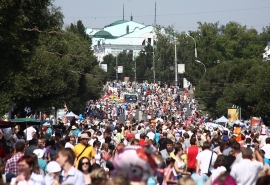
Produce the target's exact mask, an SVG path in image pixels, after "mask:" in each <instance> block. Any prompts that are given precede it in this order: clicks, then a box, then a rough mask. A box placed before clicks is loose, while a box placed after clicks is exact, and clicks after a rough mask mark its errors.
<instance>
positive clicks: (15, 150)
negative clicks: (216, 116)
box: [0, 83, 270, 185]
mask: <svg viewBox="0 0 270 185" xmlns="http://www.w3.org/2000/svg"><path fill="white" fill-rule="evenodd" d="M110 88H116V89H119V90H116V91H115V92H116V93H118V92H119V91H120V93H121V91H123V90H124V89H127V88H128V89H130V90H129V91H132V92H136V93H137V94H138V95H139V97H138V102H137V103H134V104H128V103H117V102H115V101H113V102H109V101H108V100H106V99H102V100H98V101H90V102H88V104H87V110H86V114H85V117H84V119H83V120H76V121H75V119H74V118H73V119H71V120H70V121H68V120H65V121H64V122H65V123H60V122H59V123H58V125H61V124H62V125H64V128H62V127H57V125H55V126H54V128H51V125H50V124H47V125H46V126H45V127H44V128H42V129H39V130H38V129H37V128H35V127H33V126H28V127H27V128H26V129H25V130H22V129H21V128H20V127H18V126H16V127H15V128H14V130H13V133H12V137H11V139H10V140H9V141H8V142H6V141H5V140H4V139H3V138H2V139H1V145H0V158H1V160H0V171H1V173H2V176H1V181H2V183H7V184H11V185H14V184H15V185H26V184H29V185H32V184H35V185H39V184H40V185H41V184H42V185H43V184H46V185H57V184H74V185H76V184H80V185H82V184H87V185H88V184H92V185H107V184H109V185H113V184H115V185H129V184H136V183H140V184H148V185H156V184H159V185H172V184H178V185H195V184H198V185H199V184H206V185H209V184H213V185H219V184H225V185H226V184H227V185H236V184H237V185H255V184H257V185H267V184H269V183H270V176H269V175H270V167H269V165H270V138H269V137H268V129H267V127H266V126H265V125H264V124H263V123H262V126H261V129H260V131H259V132H256V131H254V130H252V129H246V130H245V129H243V130H242V129H240V132H237V134H236V132H235V130H239V128H240V127H239V125H237V124H235V125H233V126H232V127H230V126H229V125H228V124H226V125H218V126H217V125H215V124H212V123H209V122H210V121H211V120H212V119H211V118H209V117H208V116H207V115H204V114H203V113H202V111H201V110H200V109H199V104H198V102H197V101H196V100H195V99H194V98H193V92H192V91H189V90H187V89H186V90H185V91H180V89H179V88H178V87H177V86H168V85H167V84H162V85H161V84H148V83H142V84H131V83H130V84H124V83H108V84H107V86H106V88H105V89H106V90H105V92H106V93H107V94H106V95H108V96H109V95H111V94H112V91H110V90H109V89H110ZM116 95H117V96H118V95H119V96H120V94H116ZM120 107H121V108H120ZM112 110H121V111H112ZM134 110H135V111H134ZM138 111H141V112H142V114H143V115H147V116H146V118H147V119H145V120H140V121H139V120H137V119H136V117H135V115H136V114H137V112H138ZM121 114H124V115H125V121H123V122H119V116H120V115H121ZM56 128H57V129H56ZM7 148H8V150H7Z"/></svg>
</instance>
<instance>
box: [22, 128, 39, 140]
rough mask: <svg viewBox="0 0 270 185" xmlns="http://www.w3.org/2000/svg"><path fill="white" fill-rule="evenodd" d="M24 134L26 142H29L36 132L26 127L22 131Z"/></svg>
mask: <svg viewBox="0 0 270 185" xmlns="http://www.w3.org/2000/svg"><path fill="white" fill-rule="evenodd" d="M23 132H24V133H25V134H26V140H27V141H30V140H32V139H33V136H34V134H35V133H36V132H37V131H36V129H34V127H33V126H27V128H26V129H25V130H24V131H23Z"/></svg>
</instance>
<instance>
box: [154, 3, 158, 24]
mask: <svg viewBox="0 0 270 185" xmlns="http://www.w3.org/2000/svg"><path fill="white" fill-rule="evenodd" d="M156 21H157V2H156V1H155V19H154V27H155V28H156V24H157V22H156Z"/></svg>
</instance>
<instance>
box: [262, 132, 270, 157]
mask: <svg viewBox="0 0 270 185" xmlns="http://www.w3.org/2000/svg"><path fill="white" fill-rule="evenodd" d="M265 143H266V144H265V145H264V146H263V147H262V148H261V149H262V150H263V151H264V152H265V158H267V159H270V137H268V138H266V139H265Z"/></svg>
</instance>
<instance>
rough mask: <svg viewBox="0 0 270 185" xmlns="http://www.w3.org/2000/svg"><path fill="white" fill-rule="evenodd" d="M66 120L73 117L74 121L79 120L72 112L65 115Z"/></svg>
mask: <svg viewBox="0 0 270 185" xmlns="http://www.w3.org/2000/svg"><path fill="white" fill-rule="evenodd" d="M65 117H66V118H70V117H75V118H76V119H79V116H78V115H76V114H74V113H73V112H72V111H71V112H70V113H68V114H67V115H65Z"/></svg>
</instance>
